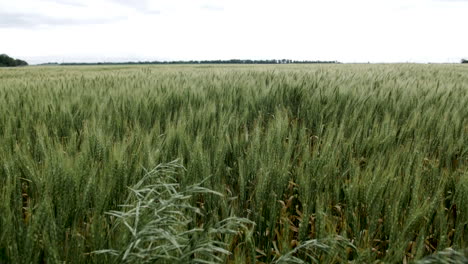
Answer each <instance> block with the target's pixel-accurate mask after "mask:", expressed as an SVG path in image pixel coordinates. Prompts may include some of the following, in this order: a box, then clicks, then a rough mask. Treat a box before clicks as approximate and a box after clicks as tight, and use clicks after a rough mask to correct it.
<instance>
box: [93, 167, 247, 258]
mask: <svg viewBox="0 0 468 264" xmlns="http://www.w3.org/2000/svg"><path fill="white" fill-rule="evenodd" d="M178 168H182V166H181V165H179V164H178V163H177V162H171V163H167V164H161V165H159V166H157V167H156V168H154V169H153V170H152V171H150V172H148V173H147V174H146V175H145V176H144V177H143V179H142V180H140V181H139V182H138V183H137V184H136V185H135V186H133V187H132V188H130V190H131V195H130V197H129V198H128V199H127V203H126V204H125V205H122V207H123V209H122V210H121V211H111V212H109V213H108V214H109V215H111V216H114V217H115V218H116V222H115V223H116V225H115V228H116V229H119V227H120V226H122V225H123V226H124V229H125V230H124V231H123V233H124V234H125V233H127V234H126V235H123V236H121V237H119V241H120V242H123V243H124V245H125V247H124V248H122V249H120V250H101V251H96V252H95V253H101V254H102V253H108V254H111V255H114V256H115V257H116V262H118V263H223V262H224V260H225V256H227V255H229V254H230V252H229V251H228V250H227V249H226V248H227V247H228V244H227V243H226V239H225V238H224V239H223V237H225V236H228V235H230V236H235V235H238V233H239V232H240V231H244V232H247V233H248V232H249V229H250V228H249V226H253V224H254V223H253V222H251V221H250V220H248V219H245V218H239V217H229V218H226V219H220V220H219V221H217V222H216V223H211V224H210V223H196V218H197V216H200V215H203V213H205V212H203V211H202V210H201V209H200V208H199V207H195V206H192V205H191V203H190V200H191V199H192V198H193V197H194V196H203V195H216V196H219V197H222V196H223V195H222V194H220V193H218V192H215V191H212V190H210V189H207V188H203V187H201V186H200V184H195V185H191V186H187V187H185V188H184V189H183V190H181V188H180V185H179V184H177V182H176V180H175V179H174V178H173V177H172V174H174V173H175V172H176V169H178Z"/></svg>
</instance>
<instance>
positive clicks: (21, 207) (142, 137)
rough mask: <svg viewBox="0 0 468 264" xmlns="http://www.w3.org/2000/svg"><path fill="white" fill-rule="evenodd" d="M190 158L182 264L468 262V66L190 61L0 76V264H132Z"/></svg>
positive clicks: (181, 184)
mask: <svg viewBox="0 0 468 264" xmlns="http://www.w3.org/2000/svg"><path fill="white" fill-rule="evenodd" d="M176 159H179V160H180V164H179V165H177V166H176V167H182V166H183V168H184V169H182V168H181V169H178V170H175V171H174V173H171V177H169V178H164V177H163V178H162V179H165V181H163V182H161V181H157V184H159V185H157V186H159V187H155V186H154V183H152V184H153V185H151V184H150V185H149V186H153V187H154V188H156V189H157V188H160V187H161V186H173V187H174V188H175V189H174V192H170V193H171V195H176V194H178V193H179V192H181V193H187V192H189V193H190V195H188V197H187V199H185V198H184V199H182V200H177V199H175V200H174V199H173V198H171V197H172V196H164V195H167V194H164V192H163V194H161V198H160V199H161V201H162V200H164V199H166V200H170V201H172V202H174V206H175V207H174V208H176V209H177V210H175V211H170V210H169V211H167V212H166V211H164V212H166V213H168V215H170V216H171V217H173V215H171V214H178V215H180V217H181V218H180V219H183V220H184V221H186V222H187V227H186V228H184V227H183V226H181V225H178V224H177V223H173V224H174V225H170V224H168V225H167V228H169V226H170V227H171V228H172V229H171V230H172V231H173V233H171V234H172V235H173V237H174V238H176V239H179V240H177V243H178V245H179V246H180V247H179V248H178V249H177V250H176V251H174V252H179V253H177V254H179V255H177V254H172V253H171V254H172V255H174V256H176V257H178V259H179V260H180V261H181V262H180V263H184V262H189V261H192V262H193V263H197V262H196V261H197V259H199V257H200V256H201V257H200V258H201V260H206V261H213V262H222V263H223V262H225V263H262V262H263V263H273V262H275V263H299V262H300V261H305V262H306V263H309V262H314V261H315V262H318V263H346V262H353V263H372V262H375V261H381V262H385V263H402V262H412V261H417V260H421V263H434V262H430V261H431V260H434V259H438V258H439V257H444V256H446V255H447V254H452V253H451V252H456V253H457V254H458V255H457V256H456V257H457V259H462V260H463V259H465V260H466V253H464V252H466V249H467V248H468V166H467V165H468V67H466V66H465V65H409V64H395V65H359V64H356V65H287V66H286V65H274V66H273V65H271V66H242V65H235V66H233V65H231V66H223V65H219V66H218V65H217V66H213V67H206V66H203V67H198V66H188V65H184V66H151V67H141V66H128V67H107V66H106V67H104V66H103V67H100V66H90V67H27V68H21V69H0V263H59V262H61V263H113V262H123V261H125V260H124V259H123V258H122V257H123V255H124V253H122V252H125V249H128V248H131V249H135V248H134V247H133V246H132V245H134V243H135V241H136V240H135V237H136V236H132V232H133V233H135V232H134V230H135V229H130V228H124V227H125V224H123V222H122V221H123V220H125V219H130V220H128V221H129V222H131V223H135V219H137V217H139V214H136V213H134V212H135V211H134V210H136V208H138V206H141V203H144V202H148V201H151V199H150V200H147V199H146V198H147V196H144V197H146V198H144V199H143V198H142V197H139V196H135V195H134V193H135V192H136V191H137V190H139V188H141V190H149V189H148V188H150V187H148V186H146V187H145V186H144V185H141V183H142V181H144V180H145V179H146V178H147V177H148V173H147V172H148V171H150V170H151V169H152V168H155V167H157V166H158V164H167V162H170V161H173V160H176ZM160 166H165V165H160ZM199 183H201V185H200V184H199ZM197 184H199V185H197ZM194 186H198V187H199V188H201V187H203V188H201V189H202V190H204V191H203V192H201V193H198V194H194V193H191V192H190V191H189V190H192V189H190V188H193V187H194ZM130 187H132V188H130ZM145 188H146V189H145ZM151 188H152V187H151ZM132 193H133V194H132ZM153 195H154V194H153ZM176 196H177V195H176ZM132 197H133V198H132ZM157 197H158V195H156V196H154V197H153V198H154V199H156V200H158V198H157ZM174 197H175V196H174ZM177 197H178V196H177ZM153 198H152V199H153ZM139 199H142V200H141V201H140V200H139ZM145 199H146V200H145ZM148 199H149V198H148ZM171 199H172V200H171ZM156 200H155V201H156ZM139 201H140V202H139ZM155 203H156V204H152V203H148V206H149V207H145V208H149V209H148V210H149V211H145V213H142V216H141V217H142V219H146V221H147V222H140V223H142V225H143V224H148V223H151V219H152V217H150V216H151V215H152V214H153V213H154V212H159V211H158V210H159V209H157V208H166V207H158V206H162V203H161V202H159V204H158V202H155ZM123 204H127V205H128V206H130V207H121V206H120V205H123ZM150 205H151V206H152V207H151V206H150ZM182 207H184V208H186V209H185V210H184V209H182ZM151 210H153V211H151ZM197 210H200V212H203V213H200V214H198V213H195V212H196V211H197ZM139 212H140V211H139ZM161 212H163V211H161ZM177 212H178V213H177ZM154 214H156V213H154ZM118 216H120V218H119V217H118ZM119 219H120V220H119ZM138 219H139V218H138ZM226 219H235V220H236V221H237V222H236V221H234V225H236V223H237V224H238V225H239V224H240V226H238V227H239V228H237V227H236V228H234V227H231V229H229V230H230V231H229V232H228V234H225V233H223V230H224V231H226V230H225V229H223V230H221V229H220V230H218V229H217V228H220V226H219V225H217V224H218V223H219V222H220V221H223V220H226ZM247 219H248V221H247ZM148 221H149V222H148ZM243 221H244V222H243ZM250 221H252V223H251V222H250ZM137 222H138V220H137ZM222 223H223V222H222ZM242 223H243V224H242ZM150 226H151V225H150ZM135 227H136V225H135V226H133V228H135ZM143 227H145V225H143ZM143 229H144V230H147V229H145V228H143ZM163 229H164V228H163ZM132 230H133V231H132ZM189 230H199V231H200V232H199V233H196V236H195V237H194V236H192V234H189V233H184V232H187V231H189ZM207 230H208V231H207ZM209 230H218V231H219V232H214V231H213V232H212V233H209ZM207 232H208V233H207ZM150 233H151V232H150ZM143 234H145V233H143ZM151 234H153V235H154V236H151V237H158V236H157V235H158V234H154V233H151ZM159 235H161V236H162V234H159ZM168 241H171V240H168ZM197 241H198V244H199V245H201V244H203V243H205V244H203V245H210V246H212V247H208V246H207V247H206V248H210V249H213V250H214V251H209V252H211V253H207V255H203V254H202V255H196V254H189V255H188V256H189V257H188V259H184V258H180V257H181V256H183V257H186V256H187V255H184V254H185V253H183V252H191V251H190V249H192V250H193V249H194V248H196V247H194V245H197ZM147 242H148V241H147ZM132 243H133V244H132ZM155 243H156V242H155ZM158 243H159V244H154V243H153V242H151V241H150V242H148V244H145V245H147V246H148V245H151V246H154V247H155V248H158V249H161V248H164V246H168V247H169V248H170V245H171V244H170V243H169V244H168V243H162V242H161V243H162V244H161V243H160V242H158ZM210 243H211V244H210ZM181 245H186V246H187V247H183V246H181ZM201 248H203V247H201ZM447 248H452V249H454V250H455V251H451V250H449V249H447ZM182 249H185V250H188V251H183V250H182ZM204 249H205V248H204ZM103 250H107V251H103ZM181 250H182V251H181ZM226 251H228V252H230V254H225V253H227V252H226ZM102 252H107V253H109V254H98V253H102ZM129 252H132V254H134V255H132V256H133V257H135V258H134V259H132V260H131V261H137V260H138V259H139V261H140V262H145V261H148V259H150V260H151V261H154V259H151V257H152V256H153V257H154V256H160V255H158V254H160V253H161V252H162V251H161V252H159V253H157V254H156V253H155V254H154V255H151V254H150V253H148V252H146V251H145V252H146V253H141V252H143V251H137V252H134V251H129ZM206 252H208V251H206ZM142 254H143V255H142ZM145 254H148V255H145ZM161 254H162V253H161ZM210 254H211V255H210ZM432 254H435V255H434V256H429V255H432ZM172 255H171V256H172ZM127 256H129V255H127ZM156 259H157V257H156ZM128 261H129V260H128ZM151 261H150V262H151ZM164 261H165V260H164V258H161V259H160V262H161V263H165V262H164ZM427 261H429V262H427ZM172 262H174V261H172ZM447 263H452V262H447Z"/></svg>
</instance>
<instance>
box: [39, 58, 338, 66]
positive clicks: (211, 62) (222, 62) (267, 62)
mask: <svg viewBox="0 0 468 264" xmlns="http://www.w3.org/2000/svg"><path fill="white" fill-rule="evenodd" d="M291 63H300V64H313V63H339V62H338V61H319V60H317V61H310V60H289V59H281V60H238V59H233V60H190V61H137V62H135V61H128V62H97V63H76V62H64V63H55V62H52V63H51V62H49V63H45V64H42V65H138V64H142V65H148V64H291Z"/></svg>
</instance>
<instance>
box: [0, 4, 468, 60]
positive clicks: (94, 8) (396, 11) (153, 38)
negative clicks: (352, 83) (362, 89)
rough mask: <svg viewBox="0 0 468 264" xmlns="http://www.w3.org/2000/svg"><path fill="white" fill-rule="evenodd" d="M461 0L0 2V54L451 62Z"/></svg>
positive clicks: (458, 50)
mask: <svg viewBox="0 0 468 264" xmlns="http://www.w3.org/2000/svg"><path fill="white" fill-rule="evenodd" d="M467 32H468V0H387V1H383V0H354V1H349V0H321V1H313V0H308V1H306V0H288V1H285V0H283V1H274V0H232V1H231V0H0V53H6V54H8V55H10V56H12V57H16V58H20V59H25V60H27V61H28V62H30V63H33V64H34V63H43V62H52V61H56V62H71V61H76V62H78V61H79V62H96V61H127V60H192V59H193V60H204V59H207V60H209V59H234V58H236V59H280V58H287V59H296V60H338V61H342V62H368V61H369V62H459V61H460V59H461V58H463V57H465V58H468V33H467Z"/></svg>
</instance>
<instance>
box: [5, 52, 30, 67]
mask: <svg viewBox="0 0 468 264" xmlns="http://www.w3.org/2000/svg"><path fill="white" fill-rule="evenodd" d="M27 65H28V63H27V62H25V61H23V60H18V59H13V58H11V57H10V56H8V55H6V54H0V67H17V66H27Z"/></svg>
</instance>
